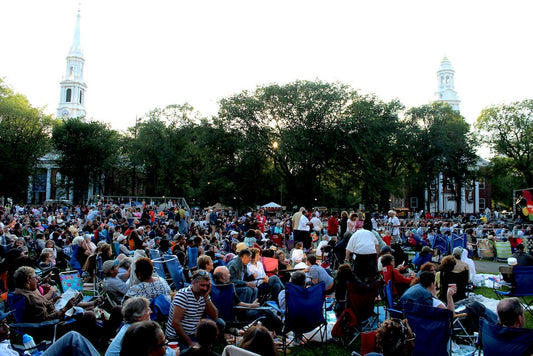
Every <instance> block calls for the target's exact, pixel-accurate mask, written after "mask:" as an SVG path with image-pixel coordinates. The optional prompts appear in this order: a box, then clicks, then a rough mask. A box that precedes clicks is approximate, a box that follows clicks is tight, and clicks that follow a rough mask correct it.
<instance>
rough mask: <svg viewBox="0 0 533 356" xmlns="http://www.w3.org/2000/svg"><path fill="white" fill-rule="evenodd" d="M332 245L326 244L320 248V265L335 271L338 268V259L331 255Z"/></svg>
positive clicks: (333, 254)
mask: <svg viewBox="0 0 533 356" xmlns="http://www.w3.org/2000/svg"><path fill="white" fill-rule="evenodd" d="M333 248H334V246H333V244H329V243H328V244H327V245H325V246H322V247H321V248H320V249H321V250H322V263H321V264H320V265H321V266H322V267H323V268H328V267H329V268H330V269H332V270H336V269H337V268H338V267H339V266H340V262H339V259H338V257H337V255H336V254H335V253H333Z"/></svg>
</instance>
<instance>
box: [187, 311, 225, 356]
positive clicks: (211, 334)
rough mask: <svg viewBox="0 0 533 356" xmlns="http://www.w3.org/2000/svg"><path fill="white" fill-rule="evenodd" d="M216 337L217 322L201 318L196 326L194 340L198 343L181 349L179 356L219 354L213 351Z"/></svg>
mask: <svg viewBox="0 0 533 356" xmlns="http://www.w3.org/2000/svg"><path fill="white" fill-rule="evenodd" d="M217 338H218V328H217V324H216V323H215V322H214V321H213V320H210V319H202V320H200V322H199V323H198V326H197V327H196V342H198V344H197V345H194V346H193V347H190V348H188V349H187V350H185V351H183V352H182V353H181V356H220V355H219V354H218V353H216V352H213V346H214V344H215V341H216V340H217Z"/></svg>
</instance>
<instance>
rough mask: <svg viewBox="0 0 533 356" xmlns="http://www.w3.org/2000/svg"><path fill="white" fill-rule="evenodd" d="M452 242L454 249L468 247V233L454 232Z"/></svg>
mask: <svg viewBox="0 0 533 356" xmlns="http://www.w3.org/2000/svg"><path fill="white" fill-rule="evenodd" d="M451 242H452V246H451V250H452V251H453V249H454V248H456V247H462V248H463V250H464V249H466V234H452V238H451Z"/></svg>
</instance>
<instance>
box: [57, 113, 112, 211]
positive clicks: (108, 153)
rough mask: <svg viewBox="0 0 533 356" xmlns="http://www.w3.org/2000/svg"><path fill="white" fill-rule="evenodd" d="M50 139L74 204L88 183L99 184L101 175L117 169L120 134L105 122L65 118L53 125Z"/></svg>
mask: <svg viewBox="0 0 533 356" xmlns="http://www.w3.org/2000/svg"><path fill="white" fill-rule="evenodd" d="M52 141H53V145H54V148H55V149H56V150H57V152H58V153H59V159H58V163H59V166H60V172H61V174H62V175H63V176H66V177H68V179H69V180H68V181H69V182H72V188H73V192H74V196H73V202H74V203H79V202H80V201H81V200H82V199H83V198H84V197H85V195H86V192H87V189H88V187H89V183H95V184H100V185H101V183H102V178H103V176H104V175H105V174H108V173H109V172H111V171H112V170H113V169H115V168H116V166H115V163H116V161H117V158H118V153H119V148H120V137H119V134H118V132H116V131H114V130H111V129H110V128H109V126H108V125H106V124H103V123H100V122H96V121H91V122H84V121H82V120H81V119H78V118H76V119H67V120H65V121H63V122H58V123H56V124H55V125H54V129H53V132H52ZM67 188H68V187H67ZM100 189H102V190H103V191H104V194H105V192H106V191H105V190H104V187H103V186H100Z"/></svg>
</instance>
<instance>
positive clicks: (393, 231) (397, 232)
mask: <svg viewBox="0 0 533 356" xmlns="http://www.w3.org/2000/svg"><path fill="white" fill-rule="evenodd" d="M389 224H391V225H392V226H396V225H398V227H392V226H391V229H390V233H391V235H393V236H394V235H400V228H399V226H400V219H398V217H397V216H396V215H395V216H394V217H392V218H391V217H389Z"/></svg>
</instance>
